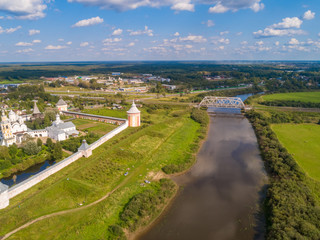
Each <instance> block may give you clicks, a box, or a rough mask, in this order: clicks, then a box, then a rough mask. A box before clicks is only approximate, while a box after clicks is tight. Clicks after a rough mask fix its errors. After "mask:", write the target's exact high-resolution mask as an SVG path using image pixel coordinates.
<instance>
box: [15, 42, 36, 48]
mask: <svg viewBox="0 0 320 240" xmlns="http://www.w3.org/2000/svg"><path fill="white" fill-rule="evenodd" d="M32 45H33V44H32V43H28V42H18V43H16V46H19V47H26V46H32Z"/></svg>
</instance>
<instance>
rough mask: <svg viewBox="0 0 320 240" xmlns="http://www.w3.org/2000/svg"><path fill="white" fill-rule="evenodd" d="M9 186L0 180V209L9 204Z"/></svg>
mask: <svg viewBox="0 0 320 240" xmlns="http://www.w3.org/2000/svg"><path fill="white" fill-rule="evenodd" d="M8 189H9V187H8V186H7V185H4V184H3V183H1V182H0V209H3V208H5V207H7V206H9V195H8Z"/></svg>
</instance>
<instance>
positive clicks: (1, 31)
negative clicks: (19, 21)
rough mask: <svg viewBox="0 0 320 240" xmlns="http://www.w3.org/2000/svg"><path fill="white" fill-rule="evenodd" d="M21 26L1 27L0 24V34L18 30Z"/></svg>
mask: <svg viewBox="0 0 320 240" xmlns="http://www.w3.org/2000/svg"><path fill="white" fill-rule="evenodd" d="M20 28H21V26H18V27H15V28H7V29H4V28H3V27H1V26H0V34H2V33H7V34H9V33H14V32H15V31H17V30H19V29H20Z"/></svg>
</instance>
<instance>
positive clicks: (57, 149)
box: [52, 142, 63, 160]
mask: <svg viewBox="0 0 320 240" xmlns="http://www.w3.org/2000/svg"><path fill="white" fill-rule="evenodd" d="M62 155H63V154H62V147H61V144H60V142H57V143H56V144H55V145H54V148H53V152H52V159H53V160H59V159H61V158H62Z"/></svg>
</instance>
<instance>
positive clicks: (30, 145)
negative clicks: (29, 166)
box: [23, 141, 41, 155]
mask: <svg viewBox="0 0 320 240" xmlns="http://www.w3.org/2000/svg"><path fill="white" fill-rule="evenodd" d="M23 151H24V152H25V153H26V154H27V155H36V154H38V153H39V152H40V151H41V147H38V146H37V144H36V143H35V142H34V141H29V142H27V143H26V144H25V145H24V146H23Z"/></svg>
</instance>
